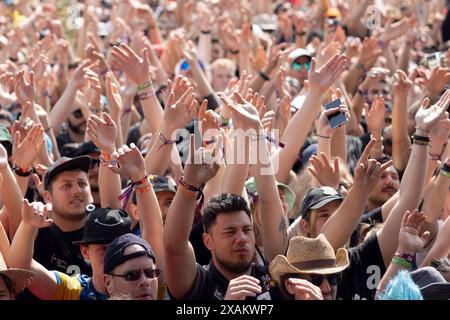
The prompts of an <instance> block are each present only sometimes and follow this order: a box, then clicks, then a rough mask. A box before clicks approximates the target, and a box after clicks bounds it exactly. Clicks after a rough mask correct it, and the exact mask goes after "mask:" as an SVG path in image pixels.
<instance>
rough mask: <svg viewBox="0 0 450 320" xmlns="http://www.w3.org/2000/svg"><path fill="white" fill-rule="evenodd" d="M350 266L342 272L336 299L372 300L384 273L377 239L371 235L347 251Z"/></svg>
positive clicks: (384, 268)
mask: <svg viewBox="0 0 450 320" xmlns="http://www.w3.org/2000/svg"><path fill="white" fill-rule="evenodd" d="M348 254H349V259H350V266H349V267H348V268H347V269H346V270H344V271H343V272H342V279H341V281H340V282H339V284H338V290H337V299H342V300H373V299H374V296H375V292H376V289H377V286H378V283H379V282H380V280H381V278H382V277H383V275H384V273H385V272H386V267H385V265H384V260H383V256H382V254H381V250H380V246H379V245H378V237H377V236H376V235H373V236H372V237H370V238H368V239H367V240H366V241H364V242H363V243H361V244H360V245H359V246H357V247H355V248H350V249H349V250H348Z"/></svg>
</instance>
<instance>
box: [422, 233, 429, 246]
mask: <svg viewBox="0 0 450 320" xmlns="http://www.w3.org/2000/svg"><path fill="white" fill-rule="evenodd" d="M420 238H421V239H422V240H423V241H424V242H425V244H426V243H427V242H428V239H429V238H430V231H425V232H424V233H422V235H421V236H420Z"/></svg>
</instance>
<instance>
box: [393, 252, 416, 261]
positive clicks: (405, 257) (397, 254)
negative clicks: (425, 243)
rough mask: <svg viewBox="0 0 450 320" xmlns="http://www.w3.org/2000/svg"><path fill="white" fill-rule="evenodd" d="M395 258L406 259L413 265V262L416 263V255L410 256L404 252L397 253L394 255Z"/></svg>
mask: <svg viewBox="0 0 450 320" xmlns="http://www.w3.org/2000/svg"><path fill="white" fill-rule="evenodd" d="M394 256H395V257H399V258H402V259H405V260H406V261H408V262H410V263H413V261H414V255H412V254H409V253H403V252H399V251H397V252H396V253H395V254H394Z"/></svg>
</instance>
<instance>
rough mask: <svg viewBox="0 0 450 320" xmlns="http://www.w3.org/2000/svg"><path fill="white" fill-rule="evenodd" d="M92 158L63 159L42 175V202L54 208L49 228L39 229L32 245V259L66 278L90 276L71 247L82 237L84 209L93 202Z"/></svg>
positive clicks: (85, 266) (77, 250)
mask: <svg viewBox="0 0 450 320" xmlns="http://www.w3.org/2000/svg"><path fill="white" fill-rule="evenodd" d="M90 166H91V158H90V157H88V156H81V157H76V158H67V157H63V158H60V159H59V160H58V161H56V162H55V163H54V164H53V165H52V166H51V167H49V168H48V170H47V173H46V175H45V176H44V190H45V192H44V199H45V201H46V203H51V204H52V206H53V210H52V217H51V218H52V219H53V221H54V223H53V224H52V225H50V226H49V227H46V228H42V229H39V232H38V235H37V238H36V240H35V244H34V248H35V249H34V259H35V260H36V261H38V262H39V263H40V264H42V265H43V266H44V267H45V268H47V269H48V270H56V271H60V272H63V273H67V274H69V275H74V274H79V273H82V274H87V275H90V274H91V273H92V271H91V267H90V265H88V264H87V263H86V262H85V261H84V259H83V257H82V255H81V252H80V247H79V246H77V245H73V244H72V242H73V241H79V240H80V239H81V238H82V236H83V228H84V224H85V216H86V206H87V205H88V204H90V203H92V201H93V199H92V194H91V189H90V186H89V176H88V172H89V168H90Z"/></svg>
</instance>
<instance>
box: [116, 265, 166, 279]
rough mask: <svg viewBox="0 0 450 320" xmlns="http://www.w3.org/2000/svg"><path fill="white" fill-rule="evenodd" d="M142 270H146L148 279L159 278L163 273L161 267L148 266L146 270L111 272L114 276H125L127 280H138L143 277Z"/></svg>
mask: <svg viewBox="0 0 450 320" xmlns="http://www.w3.org/2000/svg"><path fill="white" fill-rule="evenodd" d="M142 272H144V275H145V277H146V278H147V279H153V278H157V277H159V275H160V274H161V270H159V269H152V268H146V269H144V270H131V271H128V272H127V273H125V274H112V273H110V275H111V276H114V277H121V278H124V279H125V281H136V280H138V279H139V278H140V277H141V273H142Z"/></svg>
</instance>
